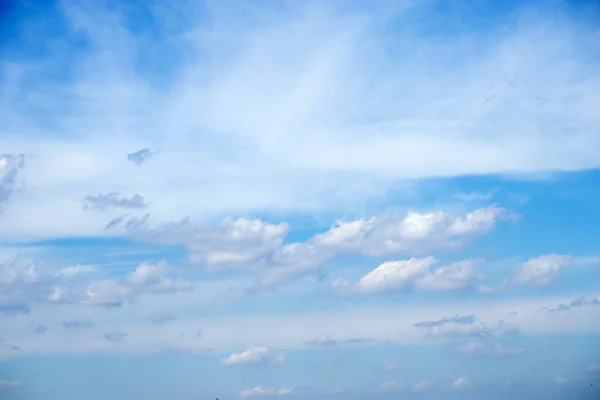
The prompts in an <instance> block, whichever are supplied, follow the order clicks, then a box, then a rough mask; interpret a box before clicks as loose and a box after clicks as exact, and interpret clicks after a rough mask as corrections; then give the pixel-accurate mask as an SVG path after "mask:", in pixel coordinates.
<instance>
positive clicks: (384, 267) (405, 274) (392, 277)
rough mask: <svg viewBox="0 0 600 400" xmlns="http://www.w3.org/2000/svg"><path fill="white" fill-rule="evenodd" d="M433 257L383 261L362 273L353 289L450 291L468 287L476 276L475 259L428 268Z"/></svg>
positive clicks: (366, 290)
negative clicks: (364, 273)
mask: <svg viewBox="0 0 600 400" xmlns="http://www.w3.org/2000/svg"><path fill="white" fill-rule="evenodd" d="M436 262H437V260H436V259H435V258H434V257H432V256H429V257H424V258H410V259H407V260H398V261H386V262H384V263H382V264H381V265H379V266H378V267H377V268H375V269H374V270H372V271H371V272H369V273H368V274H367V275H365V276H363V277H362V278H361V279H360V280H359V281H358V283H357V284H356V290H358V291H359V292H363V293H375V292H386V291H408V290H423V291H451V290H460V289H465V288H468V287H470V286H471V285H472V283H473V282H474V281H475V279H476V278H477V277H476V275H475V273H474V268H473V266H474V264H475V263H476V261H475V260H463V261H459V262H455V263H451V264H448V265H446V266H443V267H440V268H438V269H436V270H434V271H431V270H430V269H431V267H432V266H433V265H434V264H435V263H436Z"/></svg>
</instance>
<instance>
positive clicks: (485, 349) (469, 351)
mask: <svg viewBox="0 0 600 400" xmlns="http://www.w3.org/2000/svg"><path fill="white" fill-rule="evenodd" d="M456 351H457V352H458V353H459V354H463V355H472V356H486V357H509V356H516V355H519V354H522V353H524V352H525V351H526V349H524V348H522V347H516V346H513V347H504V346H502V345H501V344H496V346H494V347H490V346H488V345H486V344H484V343H481V342H468V343H465V344H461V345H460V346H458V347H456Z"/></svg>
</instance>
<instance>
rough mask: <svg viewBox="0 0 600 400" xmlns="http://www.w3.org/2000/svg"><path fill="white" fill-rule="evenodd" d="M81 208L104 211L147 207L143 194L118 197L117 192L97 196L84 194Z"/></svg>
mask: <svg viewBox="0 0 600 400" xmlns="http://www.w3.org/2000/svg"><path fill="white" fill-rule="evenodd" d="M82 203H83V208H85V209H86V210H100V211H106V210H107V209H110V208H130V209H140V208H146V207H148V204H146V200H145V199H144V196H141V195H139V194H135V195H133V196H132V197H130V198H127V197H119V193H108V194H99V195H97V196H85V197H84V198H83V201H82Z"/></svg>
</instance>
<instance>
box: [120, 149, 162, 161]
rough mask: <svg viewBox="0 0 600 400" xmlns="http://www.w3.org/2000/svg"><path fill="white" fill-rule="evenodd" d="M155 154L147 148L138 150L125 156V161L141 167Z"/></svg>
mask: <svg viewBox="0 0 600 400" xmlns="http://www.w3.org/2000/svg"><path fill="white" fill-rule="evenodd" d="M155 154H156V152H154V151H151V150H150V149H148V148H144V149H140V150H138V151H135V152H133V153H129V154H127V161H131V162H132V163H135V164H137V165H142V164H143V163H145V162H146V161H148V160H149V159H150V158H151V157H152V156H154V155H155Z"/></svg>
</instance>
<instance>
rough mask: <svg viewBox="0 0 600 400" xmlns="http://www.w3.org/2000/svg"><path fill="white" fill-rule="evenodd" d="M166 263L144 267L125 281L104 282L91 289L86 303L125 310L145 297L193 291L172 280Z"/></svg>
mask: <svg viewBox="0 0 600 400" xmlns="http://www.w3.org/2000/svg"><path fill="white" fill-rule="evenodd" d="M167 273H168V266H167V264H166V263H164V262H163V263H158V264H150V263H142V264H140V265H139V266H138V267H137V268H136V269H135V270H134V271H133V272H131V273H130V274H128V275H127V276H125V278H123V279H120V280H117V279H109V280H103V281H99V282H95V283H91V284H89V285H87V288H86V292H85V297H84V299H83V300H82V302H83V303H85V304H89V305H95V306H109V307H110V306H121V305H124V304H127V303H130V302H132V301H133V300H134V299H135V298H136V297H137V296H139V295H142V294H173V293H177V292H186V291H190V290H193V285H192V284H191V283H190V282H188V281H186V280H183V279H172V278H170V277H168V275H167Z"/></svg>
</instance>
